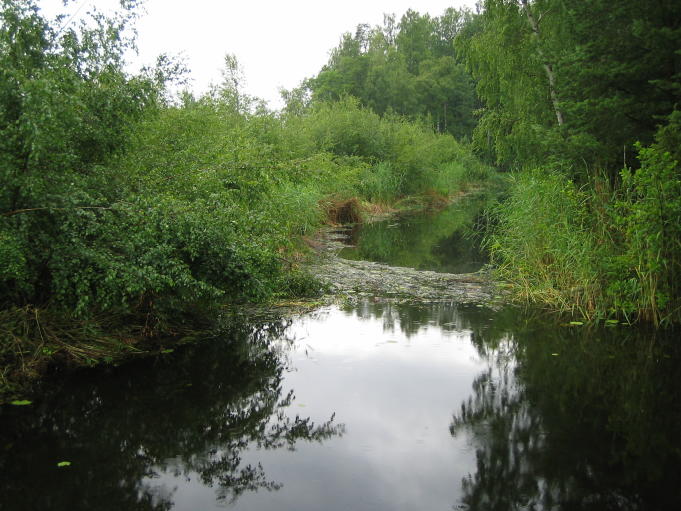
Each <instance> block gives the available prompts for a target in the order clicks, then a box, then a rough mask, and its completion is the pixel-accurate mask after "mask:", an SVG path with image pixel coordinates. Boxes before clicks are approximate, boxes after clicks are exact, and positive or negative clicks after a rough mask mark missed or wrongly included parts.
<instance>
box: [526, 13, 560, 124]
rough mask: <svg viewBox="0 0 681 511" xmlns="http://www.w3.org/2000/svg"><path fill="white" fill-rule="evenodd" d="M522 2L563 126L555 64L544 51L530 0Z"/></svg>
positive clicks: (555, 109)
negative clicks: (553, 64) (552, 63)
mask: <svg viewBox="0 0 681 511" xmlns="http://www.w3.org/2000/svg"><path fill="white" fill-rule="evenodd" d="M520 3H521V5H522V6H523V11H525V15H526V16H527V20H528V21H529V23H530V28H531V29H532V34H533V35H534V37H535V39H536V40H537V53H539V58H540V59H541V61H542V65H543V66H544V71H545V72H546V78H548V80H549V94H550V95H551V103H552V104H553V111H554V112H555V114H556V119H557V120H558V126H563V124H564V120H563V112H562V111H561V109H560V105H559V102H558V93H557V92H556V75H555V73H554V72H553V66H552V65H551V63H550V62H549V60H548V59H547V58H546V54H545V53H544V50H543V49H542V47H541V41H540V36H539V23H537V20H536V19H535V17H534V15H533V14H532V11H531V10H530V6H529V2H528V0H520Z"/></svg>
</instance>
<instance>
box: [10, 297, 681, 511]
mask: <svg viewBox="0 0 681 511" xmlns="http://www.w3.org/2000/svg"><path fill="white" fill-rule="evenodd" d="M670 337H671V338H669V339H665V338H655V337H654V335H653V334H652V333H649V332H642V331H637V330H634V329H627V328H613V329H600V330H599V329H591V330H589V329H586V328H569V327H558V326H556V325H555V324H551V323H547V322H545V321H543V320H542V319H541V318H533V317H528V316H527V315H526V314H524V313H521V312H519V311H515V310H507V311H501V312H493V311H490V310H487V309H485V308H478V307H460V306H456V305H455V304H451V303H450V304H446V303H432V304H420V305H413V304H398V303H381V302H378V301H374V300H365V301H362V302H361V303H358V304H354V305H347V306H344V307H342V308H338V307H328V308H325V309H321V310H319V311H317V312H315V313H313V314H309V315H304V316H301V317H298V318H295V319H294V320H291V321H285V322H273V323H270V324H267V325H264V326H263V327H259V328H255V327H248V326H242V327H238V328H236V329H235V331H233V332H228V333H226V334H225V335H223V336H222V337H221V338H219V339H216V340H214V341H212V342H210V343H204V344H202V345H198V346H195V347H192V348H189V349H186V350H182V351H178V352H177V353H174V354H171V355H169V356H167V357H161V358H159V359H158V360H156V361H155V363H154V365H153V367H150V365H149V362H148V361H147V362H141V363H140V365H139V367H132V368H125V369H124V370H112V371H111V373H110V374H108V375H105V376H101V375H98V376H94V375H93V376H87V375H86V376H83V377H80V378H77V379H75V380H73V381H71V382H69V383H66V384H63V385H62V386H61V388H55V389H53V390H52V391H51V392H49V393H48V396H47V398H46V399H45V400H43V401H42V402H41V403H38V404H37V405H36V406H35V407H31V408H23V409H19V408H14V409H3V410H2V411H1V412H0V413H2V415H0V421H1V423H2V429H1V431H0V449H2V450H1V451H0V470H1V471H2V473H3V478H2V481H1V482H0V508H1V509H13V510H14V509H17V510H22V509H57V510H59V509H63V510H66V509H68V510H73V509H140V510H152V509H153V510H169V509H173V510H176V511H179V510H195V509H202V510H208V509H220V508H224V507H229V508H233V509H239V510H261V509H277V510H291V511H294V510H295V511H303V510H318V509H325V510H329V511H334V510H342V509H378V510H391V511H394V510H413V509H429V510H430V509H452V508H456V509H461V508H463V509H471V510H509V509H518V510H520V509H528V510H529V509H536V510H554V509H561V510H562V509H579V510H592V509H593V510H596V509H598V510H610V509H613V510H614V509H624V510H637V511H643V510H648V509H651V510H660V511H664V510H667V509H669V510H671V509H674V510H676V509H679V508H681V491H680V489H681V432H680V428H679V425H680V424H681V406H680V405H679V403H680V402H681V396H680V395H679V394H680V393H681V385H680V383H681V363H680V362H681V345H679V343H678V342H674V341H675V338H674V336H673V335H671V336H670ZM244 341H247V342H244ZM336 418H337V419H336ZM62 460H68V461H71V462H72V465H71V467H68V468H67V469H59V468H57V467H56V464H57V462H59V461H62Z"/></svg>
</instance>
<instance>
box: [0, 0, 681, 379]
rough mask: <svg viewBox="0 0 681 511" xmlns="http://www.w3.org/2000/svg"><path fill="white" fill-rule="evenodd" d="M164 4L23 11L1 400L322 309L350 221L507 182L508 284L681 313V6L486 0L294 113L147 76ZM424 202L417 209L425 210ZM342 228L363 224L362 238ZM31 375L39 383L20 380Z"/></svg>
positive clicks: (5, 75)
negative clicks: (231, 329) (257, 311)
mask: <svg viewBox="0 0 681 511" xmlns="http://www.w3.org/2000/svg"><path fill="white" fill-rule="evenodd" d="M137 4H138V2H137V1H135V0H124V1H122V2H121V9H120V11H119V12H118V13H117V14H116V15H114V16H104V15H102V14H101V13H97V12H94V13H93V14H92V15H91V16H90V18H89V19H88V22H87V23H85V22H83V23H81V24H75V25H69V26H66V27H61V26H60V25H59V24H57V23H56V22H55V21H51V20H46V19H44V18H43V17H42V16H41V13H40V10H39V8H38V5H37V4H36V3H35V2H34V1H33V0H29V1H17V0H2V11H1V13H0V61H1V62H0V132H1V136H0V146H1V147H0V158H1V161H0V182H1V183H2V186H1V187H0V323H1V324H2V329H1V330H2V333H0V360H1V364H0V365H1V366H2V372H1V373H0V383H2V384H3V385H10V381H17V379H21V378H30V377H32V376H33V375H35V374H37V373H40V372H41V371H43V370H44V369H45V364H46V363H47V362H46V360H50V359H51V358H54V357H55V356H59V357H61V358H63V359H68V360H71V361H75V362H76V363H80V364H89V363H93V364H94V363H98V362H100V361H102V360H105V361H106V360H113V359H117V358H118V357H121V356H124V355H125V353H128V352H129V351H130V350H134V349H135V346H136V345H137V343H138V342H140V341H141V340H150V339H152V340H153V339H158V338H162V337H164V336H165V337H167V336H169V335H179V334H181V333H182V332H185V331H189V330H191V329H193V328H197V325H201V324H203V323H205V322H206V321H208V320H209V318H210V317H212V316H214V311H215V310H216V308H217V307H220V306H223V305H225V304H239V303H245V302H253V301H256V302H262V301H272V300H277V299H281V298H285V297H295V296H314V295H316V294H318V293H320V292H321V289H320V285H319V283H318V282H316V281H315V280H314V279H313V278H311V277H310V276H309V275H307V274H306V273H305V272H304V270H303V269H302V267H301V264H300V261H301V259H302V258H304V257H305V253H306V245H305V243H304V242H303V240H304V238H305V237H306V236H310V235H312V234H313V233H314V232H315V230H316V229H317V228H318V227H319V226H321V225H323V224H324V223H325V222H329V221H333V220H334V218H332V215H333V213H332V212H333V211H335V210H337V206H338V205H339V204H354V205H358V206H357V209H358V210H359V211H358V212H357V215H361V211H362V210H364V211H370V210H372V209H373V210H380V209H388V208H399V207H400V204H401V203H404V202H405V199H406V198H410V199H413V198H417V199H418V201H420V202H423V203H427V202H428V201H433V200H436V199H437V198H447V197H452V196H454V195H456V194H457V193H460V192H461V190H464V189H467V188H469V187H471V186H473V187H485V186H489V185H490V183H491V182H494V183H498V182H500V181H501V180H503V181H504V182H505V183H506V186H505V189H504V192H503V194H501V195H500V197H499V200H498V204H497V205H496V206H495V207H493V208H492V209H490V210H489V211H488V214H487V219H488V221H487V224H488V225H487V230H486V232H485V234H484V236H485V241H484V243H485V246H486V248H487V250H488V251H489V252H490V254H491V258H492V263H493V265H494V271H495V275H496V276H497V278H498V279H499V280H502V281H505V282H507V283H508V285H509V286H511V289H512V291H513V296H514V298H515V299H516V300H518V301H521V302H529V303H534V304H539V305H541V306H543V307H548V308H551V309H554V310H560V311H563V312H571V313H572V314H574V315H577V316H579V317H580V318H587V319H590V320H606V319H608V318H612V317H617V318H623V319H625V320H626V321H632V322H633V321H643V322H650V323H652V324H654V325H670V324H673V323H675V322H678V320H679V319H680V318H681V297H680V294H681V293H680V292H679V291H680V289H679V287H680V286H681V283H680V282H681V281H680V277H681V173H680V170H681V169H680V167H679V161H681V149H680V148H681V113H679V97H680V95H681V9H680V8H679V7H678V5H677V3H676V2H675V1H672V0H657V1H652V2H646V3H645V5H644V4H642V3H641V2H638V1H633V0H623V1H620V2H616V3H612V2H605V1H603V0H588V1H584V0H534V1H528V0H485V1H484V2H481V3H480V4H479V6H478V9H477V11H476V12H472V11H469V10H466V9H460V10H457V9H454V8H450V9H447V10H446V11H445V12H444V13H443V14H442V15H441V16H437V17H431V16H429V15H422V14H419V13H418V12H416V11H413V10H410V11H407V12H406V13H405V14H403V15H402V16H401V17H400V18H399V19H398V18H397V17H396V16H395V15H386V16H385V18H384V23H383V25H382V26H376V27H371V26H368V25H359V26H358V27H356V29H355V30H354V31H352V32H348V33H346V34H344V35H342V37H341V38H340V42H339V45H338V46H337V47H336V48H335V49H333V50H332V51H331V52H330V57H329V61H328V63H327V64H326V65H325V66H324V67H323V68H322V69H321V70H320V71H319V73H318V74H317V75H316V76H313V77H309V78H307V79H305V80H304V81H303V82H302V83H301V85H300V87H298V88H295V89H293V90H290V91H286V90H284V91H282V97H283V99H284V100H285V102H286V106H285V107H284V108H283V109H281V110H280V111H273V110H270V109H268V108H267V106H266V104H265V103H264V102H263V101H261V100H259V99H258V98H254V97H251V96H249V95H248V94H246V93H245V92H244V91H243V90H242V88H241V83H242V80H241V73H242V71H241V68H240V65H239V62H238V59H237V57H236V56H234V55H231V54H227V55H226V57H225V65H224V69H223V80H222V82H221V83H218V84H215V85H214V86H213V87H212V89H211V90H210V91H209V92H208V93H206V94H203V95H200V96H196V95H194V94H192V93H191V92H189V91H187V90H184V91H183V92H179V93H178V92H177V91H178V90H182V83H183V79H184V78H186V70H185V69H184V68H183V65H182V62H181V61H178V60H177V59H174V58H172V57H169V56H166V55H161V56H160V57H159V59H158V61H157V63H156V65H155V66H153V67H149V68H146V69H143V70H142V71H140V72H139V73H136V74H133V73H131V72H129V71H128V70H127V68H126V66H125V61H126V54H127V52H128V51H130V50H131V49H132V48H133V47H134V32H133V31H132V30H131V27H133V26H134V22H135V19H136V17H137V16H139V13H138V5H137ZM407 202H410V203H413V200H410V201H407ZM336 220H337V219H336ZM18 374H19V376H17V375H18Z"/></svg>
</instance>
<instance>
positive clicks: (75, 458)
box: [0, 322, 343, 511]
mask: <svg viewBox="0 0 681 511" xmlns="http://www.w3.org/2000/svg"><path fill="white" fill-rule="evenodd" d="M286 326H287V323H285V322H282V323H274V324H270V325H264V326H262V327H257V328H254V327H251V326H248V325H240V326H233V327H232V328H231V329H230V330H229V331H227V332H223V333H222V334H221V336H220V337H219V338H216V339H213V340H211V341H210V342H207V343H204V344H202V345H200V346H194V347H187V348H185V349H183V350H180V351H178V352H177V353H172V354H169V355H165V356H163V357H160V358H158V359H157V360H155V361H150V360H145V361H141V362H139V363H136V364H133V365H132V366H127V367H125V368H121V369H117V368H113V369H111V370H110V371H109V374H107V375H104V376H103V375H102V374H101V373H97V374H95V373H85V374H82V375H79V376H76V377H74V378H72V379H70V380H69V381H68V382H66V383H62V384H60V385H59V388H55V389H53V390H51V391H50V390H46V394H45V397H44V399H43V400H42V401H41V402H39V403H36V404H35V405H34V406H31V407H5V408H3V409H2V410H1V411H0V421H1V423H2V430H1V431H0V450H1V456H0V473H2V474H3V475H2V482H0V509H8V510H9V509H11V510H17V511H19V510H29V509H31V510H38V509H44V510H47V509H50V510H59V509H63V510H67V509H68V510H73V509H83V510H85V509H87V510H108V509H111V510H167V509H171V508H172V507H173V493H174V489H173V488H167V487H165V486H164V485H163V476H164V474H172V475H174V476H178V475H180V476H184V477H185V479H186V481H188V482H189V481H190V480H191V479H192V478H193V479H196V480H197V481H198V482H200V484H202V485H206V486H211V487H214V488H215V495H216V499H217V500H223V501H225V502H233V501H235V500H236V499H237V498H238V497H239V496H240V495H242V494H243V493H244V492H254V491H262V490H266V491H273V490H277V489H279V488H280V483H279V482H277V481H272V480H270V479H268V477H267V474H266V473H265V472H264V470H263V467H262V466H260V464H257V463H256V464H247V463H244V462H242V453H243V452H244V451H245V450H246V449H247V448H253V447H256V448H259V449H266V450H269V449H293V448H294V447H295V445H296V443H297V442H301V441H312V440H314V441H321V440H324V439H327V438H330V437H332V436H337V435H340V434H342V432H343V425H338V424H335V423H334V420H333V417H331V419H330V420H328V421H327V422H325V423H322V424H315V423H313V422H312V421H311V420H310V419H308V418H305V417H301V416H299V415H298V414H293V413H287V412H288V410H289V409H290V406H291V404H292V402H293V401H294V399H295V396H294V395H293V393H292V392H290V393H287V394H286V395H282V390H281V388H282V387H281V382H282V378H283V366H282V362H281V359H280V358H281V357H280V356H279V355H278V354H277V352H276V351H275V350H273V349H271V341H272V339H275V338H279V337H281V336H282V335H283V333H284V330H285V328H286ZM55 404H56V406H55ZM62 461H69V462H70V463H71V465H70V466H68V467H63V468H59V467H58V466H57V463H59V462H62Z"/></svg>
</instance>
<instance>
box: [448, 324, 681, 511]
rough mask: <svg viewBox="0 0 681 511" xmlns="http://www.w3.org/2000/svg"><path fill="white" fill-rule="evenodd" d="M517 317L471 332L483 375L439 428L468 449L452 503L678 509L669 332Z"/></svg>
mask: <svg viewBox="0 0 681 511" xmlns="http://www.w3.org/2000/svg"><path fill="white" fill-rule="evenodd" d="M519 318H520V316H519V315H517V314H513V315H512V316H511V317H507V324H508V326H509V332H511V335H506V336H503V337H501V338H498V337H495V336H489V335H486V334H485V333H481V334H480V335H478V336H475V337H474V342H475V343H476V347H477V348H478V351H479V353H480V354H481V356H484V357H486V359H487V361H488V368H487V370H486V371H484V372H483V373H481V374H480V375H479V376H478V377H477V378H476V380H475V381H474V382H473V386H472V394H471V397H470V398H469V399H468V400H466V401H465V402H463V403H462V404H461V408H460V410H458V411H457V412H456V413H455V414H454V417H453V420H452V423H451V426H450V431H451V433H452V435H454V436H457V435H462V434H463V435H468V436H470V437H472V441H473V443H474V445H475V446H476V457H477V469H476V471H475V472H474V473H471V474H469V476H468V477H467V478H465V479H464V480H463V481H462V493H463V496H462V499H461V503H460V508H463V509H471V510H492V511H494V510H509V509H538V510H539V509H546V510H551V509H561V510H562V509H578V510H594V511H596V510H613V511H614V510H640V511H644V510H676V509H681V405H680V404H679V403H681V365H680V364H679V362H680V361H681V346H680V345H679V343H678V341H677V335H676V334H674V333H670V332H667V333H660V332H652V331H642V330H637V329H632V328H627V327H620V328H612V329H604V328H600V329H597V328H594V329H587V328H569V327H558V328H557V327H556V326H555V325H552V324H546V323H545V322H542V321H536V320H530V321H524V320H522V319H519ZM499 319H502V318H501V317H500V318H499Z"/></svg>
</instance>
